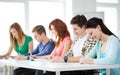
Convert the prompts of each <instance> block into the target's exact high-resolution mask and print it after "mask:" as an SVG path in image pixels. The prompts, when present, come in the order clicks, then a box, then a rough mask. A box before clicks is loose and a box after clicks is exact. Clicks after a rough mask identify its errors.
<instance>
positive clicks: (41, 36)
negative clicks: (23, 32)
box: [33, 32, 43, 42]
mask: <svg viewBox="0 0 120 75" xmlns="http://www.w3.org/2000/svg"><path fill="white" fill-rule="evenodd" d="M33 36H34V38H35V40H37V41H38V42H42V40H43V33H42V34H41V35H40V34H38V33H37V32H33Z"/></svg>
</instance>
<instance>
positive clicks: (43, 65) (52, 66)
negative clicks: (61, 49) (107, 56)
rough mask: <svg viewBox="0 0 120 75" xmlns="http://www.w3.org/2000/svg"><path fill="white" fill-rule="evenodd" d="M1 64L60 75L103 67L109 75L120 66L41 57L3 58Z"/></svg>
mask: <svg viewBox="0 0 120 75" xmlns="http://www.w3.org/2000/svg"><path fill="white" fill-rule="evenodd" d="M0 64H2V65H7V66H16V67H24V68H32V69H39V70H46V71H53V72H56V75H60V71H73V70H91V69H103V68H106V69H107V75H109V74H110V68H120V65H95V64H80V63H64V62H63V63H51V62H50V61H48V60H46V59H39V60H35V61H30V60H14V59H11V60H7V59H1V60H0Z"/></svg>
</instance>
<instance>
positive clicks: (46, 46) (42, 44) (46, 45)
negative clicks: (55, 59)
mask: <svg viewBox="0 0 120 75" xmlns="http://www.w3.org/2000/svg"><path fill="white" fill-rule="evenodd" d="M32 33H33V36H34V38H35V40H37V41H38V42H39V44H38V46H37V47H36V49H34V50H33V51H32V52H31V53H27V54H26V55H25V56H21V57H19V60H27V59H28V60H29V59H30V57H32V56H33V57H34V56H43V55H49V54H50V53H51V52H52V51H53V49H54V47H55V44H54V41H52V40H50V39H49V38H48V37H47V36H46V30H45V28H44V26H42V25H37V26H35V27H34V28H33V30H32ZM31 54H32V55H31ZM30 60H31V59H30ZM34 74H35V69H28V68H17V69H15V70H14V73H13V75H34Z"/></svg>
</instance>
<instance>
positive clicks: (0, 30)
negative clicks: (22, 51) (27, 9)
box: [0, 2, 25, 54]
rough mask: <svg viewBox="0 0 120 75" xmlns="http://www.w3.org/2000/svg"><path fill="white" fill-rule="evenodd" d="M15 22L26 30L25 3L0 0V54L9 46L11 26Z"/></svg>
mask: <svg viewBox="0 0 120 75" xmlns="http://www.w3.org/2000/svg"><path fill="white" fill-rule="evenodd" d="M14 22H18V23H20V25H21V27H22V28H23V30H24V26H25V22H24V3H17V2H0V42H1V43H0V49H1V50H0V54H2V53H4V52H6V51H7V50H8V48H9V27H10V25H11V24H12V23H14Z"/></svg>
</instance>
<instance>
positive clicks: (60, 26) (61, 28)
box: [49, 19, 70, 46]
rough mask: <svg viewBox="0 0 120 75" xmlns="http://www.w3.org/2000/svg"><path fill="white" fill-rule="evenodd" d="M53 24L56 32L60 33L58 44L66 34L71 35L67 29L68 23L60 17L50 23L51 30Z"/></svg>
mask: <svg viewBox="0 0 120 75" xmlns="http://www.w3.org/2000/svg"><path fill="white" fill-rule="evenodd" d="M51 25H52V26H54V28H55V30H56V32H57V33H58V36H57V37H58V41H57V42H56V46H58V45H59V43H60V41H62V40H63V39H64V38H65V37H66V36H70V33H69V31H68V29H67V25H66V24H65V23H64V22H63V21H62V20H60V19H54V20H53V21H52V22H50V24H49V29H50V30H51Z"/></svg>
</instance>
